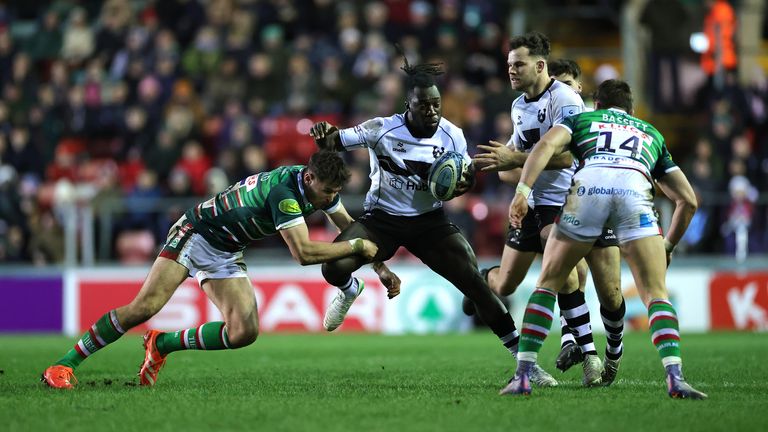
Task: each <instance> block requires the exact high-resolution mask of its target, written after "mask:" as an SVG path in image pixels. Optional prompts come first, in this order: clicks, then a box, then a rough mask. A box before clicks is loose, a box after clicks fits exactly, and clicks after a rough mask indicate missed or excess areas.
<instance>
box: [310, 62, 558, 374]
mask: <svg viewBox="0 0 768 432" xmlns="http://www.w3.org/2000/svg"><path fill="white" fill-rule="evenodd" d="M401 54H402V52H401ZM403 57H404V58H405V55H403ZM404 63H405V65H404V66H403V67H402V70H403V71H405V73H406V91H407V94H406V102H405V112H404V113H402V114H394V115H392V116H390V117H376V118H373V119H370V120H367V121H364V122H363V123H361V124H359V125H357V126H354V127H351V128H347V129H339V128H337V127H336V126H333V125H331V124H329V123H327V122H320V123H317V124H315V125H314V126H313V127H312V130H311V132H310V134H311V135H312V136H313V137H314V139H315V142H316V143H317V145H318V146H319V147H320V148H322V149H329V150H335V151H348V150H354V149H360V148H367V149H368V153H369V155H370V160H371V173H370V178H371V188H370V190H369V191H368V194H367V195H366V198H365V203H364V210H365V211H364V214H363V215H362V216H361V217H360V218H358V219H357V220H356V221H355V222H354V223H352V224H351V225H350V226H349V227H347V229H345V230H343V231H342V232H341V234H340V235H339V236H338V238H337V239H336V241H347V240H349V239H352V238H364V239H369V240H371V241H373V242H374V243H376V245H377V246H378V247H379V250H378V252H377V254H376V256H375V257H374V260H373V261H374V268H375V267H376V263H378V262H381V261H386V260H387V259H389V258H391V257H392V256H393V255H394V254H395V252H396V251H397V250H398V249H399V248H400V247H401V246H402V247H404V248H406V249H407V250H408V251H410V252H411V253H412V254H413V255H415V256H416V257H418V258H419V259H420V260H421V261H422V262H423V263H424V264H426V265H427V266H428V267H429V268H430V269H432V270H433V271H434V272H436V273H437V274H439V275H440V276H442V277H444V278H445V279H447V280H448V281H449V282H451V283H452V284H453V285H454V286H455V287H456V288H458V289H459V290H460V291H461V292H462V293H464V295H466V296H467V297H468V298H470V299H471V300H472V301H473V302H474V303H475V305H476V307H477V313H478V314H479V316H480V317H481V318H482V319H483V321H484V322H485V323H487V324H488V326H489V327H490V328H491V330H493V332H494V333H495V334H496V336H498V337H499V339H500V340H501V342H502V344H503V345H504V346H505V347H506V348H507V349H508V350H509V351H510V352H512V353H516V352H517V345H518V341H519V339H520V338H519V334H518V331H517V329H516V328H515V323H514V321H513V320H512V317H511V316H510V314H509V312H508V311H507V310H506V308H505V307H504V305H503V304H502V303H501V301H499V299H498V298H497V297H496V296H495V295H494V294H493V293H491V291H490V289H489V288H488V284H487V283H486V282H485V280H484V279H483V278H482V277H481V276H480V272H479V271H478V268H477V259H476V257H475V253H474V251H473V250H472V247H471V246H470V245H469V243H468V242H467V240H466V239H465V238H464V236H463V235H462V234H461V232H460V231H459V229H458V228H457V227H456V226H455V225H454V224H452V223H451V222H450V221H448V219H447V218H446V216H445V213H444V211H443V203H442V202H441V201H438V200H437V199H435V198H434V197H433V196H432V194H431V193H430V192H429V188H428V187H427V177H428V174H429V169H430V166H431V165H432V163H433V162H434V161H435V159H437V158H438V157H440V156H441V155H442V154H443V153H444V152H445V151H448V150H452V151H456V152H459V153H461V154H463V155H464V159H465V160H466V161H468V162H469V161H470V160H471V159H470V157H469V155H468V153H467V141H466V138H464V133H463V132H462V130H461V129H460V128H458V127H457V126H456V125H454V124H453V123H451V122H450V121H448V120H446V119H445V118H443V117H442V114H441V97H440V91H439V90H438V88H437V85H436V84H435V77H436V76H437V75H440V74H442V67H441V65H440V64H420V65H410V64H409V63H408V60H407V59H405V62H404ZM473 183H474V168H470V169H469V170H468V172H467V173H466V175H465V176H464V177H463V178H462V181H461V182H460V183H459V184H458V186H457V189H458V192H457V196H458V195H462V194H464V193H466V192H467V191H468V190H469V189H470V187H472V185H473ZM369 262H371V261H370V260H366V259H365V258H362V257H351V256H350V257H345V258H343V259H339V260H336V261H332V262H328V263H326V264H325V265H323V276H324V277H325V279H326V281H328V283H329V284H331V285H334V286H337V287H339V293H338V295H337V297H336V298H335V299H334V300H333V302H332V303H331V305H330V306H329V308H328V310H327V311H326V313H325V319H324V321H323V325H324V326H325V329H326V330H328V331H333V330H334V329H336V328H337V327H338V326H339V325H341V323H342V322H343V320H344V316H345V315H346V313H347V311H348V310H349V307H350V306H351V305H352V303H353V302H354V301H355V299H356V298H357V296H359V295H360V292H361V291H362V290H363V282H362V280H360V279H357V278H352V276H351V275H352V273H353V272H354V271H355V270H357V269H358V268H360V267H361V266H363V265H364V264H366V263H369ZM539 376H541V382H542V383H543V384H549V385H556V384H557V381H555V380H554V379H553V378H552V377H551V376H550V375H549V374H547V373H546V372H544V371H543V370H541V369H540V368H537V373H535V374H534V376H533V377H532V380H533V381H534V382H538V380H537V379H536V378H538V377H539ZM553 382H554V384H553Z"/></svg>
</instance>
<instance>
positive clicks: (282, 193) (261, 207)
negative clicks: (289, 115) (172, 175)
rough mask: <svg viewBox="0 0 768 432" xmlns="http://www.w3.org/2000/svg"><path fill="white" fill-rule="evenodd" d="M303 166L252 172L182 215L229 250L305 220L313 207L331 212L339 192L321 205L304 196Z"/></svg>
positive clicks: (337, 203)
mask: <svg viewBox="0 0 768 432" xmlns="http://www.w3.org/2000/svg"><path fill="white" fill-rule="evenodd" d="M304 168H305V166H303V165H295V166H284V167H279V168H277V169H274V170H272V171H266V172H262V173H259V174H254V175H252V176H250V177H248V178H246V179H243V180H241V181H239V182H237V183H235V184H233V185H232V186H230V187H229V188H227V190H225V191H224V192H221V193H219V194H217V195H216V196H214V197H213V198H211V199H209V200H207V201H205V202H202V203H200V204H198V205H197V206H195V207H193V208H191V209H189V210H187V211H186V213H185V216H186V217H187V219H188V220H189V221H190V223H191V224H192V226H193V227H194V228H195V231H197V232H198V233H199V234H200V235H201V236H203V238H205V239H206V240H207V241H208V243H210V244H211V246H213V247H215V248H216V249H220V250H223V251H228V252H237V251H240V250H243V249H245V248H246V247H247V246H248V245H249V244H250V243H252V242H254V241H256V240H260V239H262V238H264V237H267V236H270V235H274V234H276V233H277V231H278V230H282V229H286V228H290V227H293V226H296V225H300V224H303V223H305V222H304V216H307V215H309V214H311V213H313V212H314V211H315V210H323V211H324V212H326V213H333V212H335V211H337V210H338V209H339V208H340V207H341V199H340V198H339V196H338V195H336V198H335V199H334V200H333V202H332V203H331V204H330V205H329V206H328V207H326V208H324V209H316V208H315V207H314V206H313V205H312V204H311V203H310V202H309V201H307V199H306V197H305V196H304V183H303V182H302V179H301V176H302V172H303V170H304Z"/></svg>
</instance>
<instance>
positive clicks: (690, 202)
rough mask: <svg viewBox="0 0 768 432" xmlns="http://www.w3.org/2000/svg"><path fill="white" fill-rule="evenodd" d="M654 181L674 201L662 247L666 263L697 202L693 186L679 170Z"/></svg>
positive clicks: (686, 226)
mask: <svg viewBox="0 0 768 432" xmlns="http://www.w3.org/2000/svg"><path fill="white" fill-rule="evenodd" d="M656 183H657V184H658V185H659V187H660V188H661V191H662V192H664V195H666V196H667V198H669V199H671V200H672V201H673V202H674V203H675V211H674V212H673V213H672V223H671V224H670V225H669V230H667V235H666V236H665V237H664V249H666V251H667V265H669V262H670V260H671V255H672V251H673V250H674V249H675V246H677V243H678V242H679V241H680V239H681V238H682V237H683V234H685V230H686V229H688V224H690V223H691V219H693V215H694V213H696V208H697V207H698V202H697V200H696V194H695V193H694V192H693V187H691V184H690V183H689V182H688V179H687V178H686V177H685V174H683V171H681V170H679V169H678V170H674V171H671V172H669V173H667V174H665V175H664V176H663V177H661V178H660V179H658V180H656Z"/></svg>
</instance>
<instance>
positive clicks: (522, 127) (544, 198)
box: [510, 79, 585, 207]
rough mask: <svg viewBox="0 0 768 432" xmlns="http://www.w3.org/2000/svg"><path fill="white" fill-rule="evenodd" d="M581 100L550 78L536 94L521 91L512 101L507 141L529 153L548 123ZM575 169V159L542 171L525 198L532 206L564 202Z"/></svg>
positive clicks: (577, 107) (577, 108) (570, 112)
mask: <svg viewBox="0 0 768 432" xmlns="http://www.w3.org/2000/svg"><path fill="white" fill-rule="evenodd" d="M584 109H585V106H584V101H583V100H581V96H579V95H578V93H576V92H575V91H574V90H573V89H572V88H570V87H568V86H567V85H565V84H563V83H561V82H560V81H557V80H555V79H553V80H552V81H551V82H550V84H549V85H548V86H547V88H546V89H545V90H544V92H542V93H541V94H540V95H539V96H537V97H536V98H533V99H527V98H526V97H525V95H524V94H523V95H521V96H520V97H518V98H517V99H515V101H514V102H512V113H511V114H512V121H513V122H514V125H515V130H514V132H513V133H512V139H511V140H510V143H512V144H514V145H515V148H517V150H519V151H524V152H526V153H530V152H531V150H532V149H533V145H534V144H536V143H537V142H538V141H539V139H540V138H541V137H542V136H544V134H545V133H547V131H549V130H550V129H551V128H552V126H554V125H556V124H558V123H561V122H562V121H563V119H564V118H566V117H569V116H572V115H574V114H578V113H580V112H582V111H584ZM575 170H576V163H575V161H574V165H573V166H571V167H570V168H566V169H561V170H546V171H542V173H541V175H540V176H539V178H538V179H537V180H536V183H534V184H533V193H531V196H530V198H529V199H528V204H529V205H530V206H532V207H535V206H537V205H556V206H560V205H563V204H565V197H566V195H567V194H568V188H570V186H571V177H573V173H574V172H575Z"/></svg>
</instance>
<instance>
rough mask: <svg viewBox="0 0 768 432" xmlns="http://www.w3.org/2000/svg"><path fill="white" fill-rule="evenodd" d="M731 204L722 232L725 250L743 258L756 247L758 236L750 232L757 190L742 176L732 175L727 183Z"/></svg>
mask: <svg viewBox="0 0 768 432" xmlns="http://www.w3.org/2000/svg"><path fill="white" fill-rule="evenodd" d="M728 191H729V193H730V195H731V204H730V206H729V207H728V213H727V217H726V220H725V224H723V227H722V234H723V237H724V238H725V251H726V253H729V254H736V256H737V258H741V259H743V258H744V257H746V254H747V253H748V252H749V251H750V250H754V249H756V248H757V245H756V241H759V239H760V238H759V236H756V235H753V234H754V233H751V232H750V227H751V225H752V220H753V218H754V213H755V200H756V199H757V190H756V189H755V188H754V187H753V186H752V184H751V183H750V182H749V180H748V179H747V178H746V177H744V176H734V177H733V178H732V179H731V181H730V182H729V183H728Z"/></svg>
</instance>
